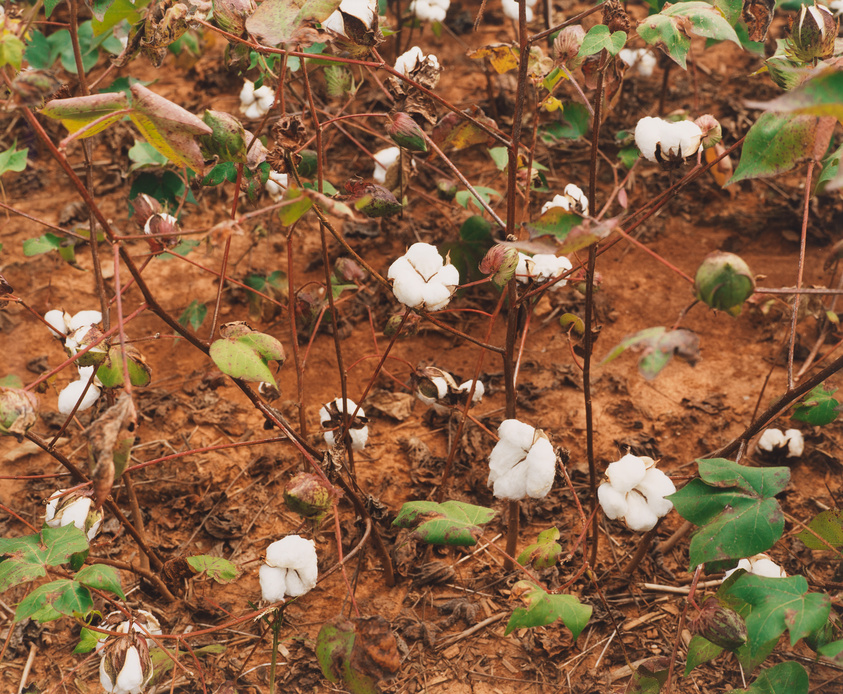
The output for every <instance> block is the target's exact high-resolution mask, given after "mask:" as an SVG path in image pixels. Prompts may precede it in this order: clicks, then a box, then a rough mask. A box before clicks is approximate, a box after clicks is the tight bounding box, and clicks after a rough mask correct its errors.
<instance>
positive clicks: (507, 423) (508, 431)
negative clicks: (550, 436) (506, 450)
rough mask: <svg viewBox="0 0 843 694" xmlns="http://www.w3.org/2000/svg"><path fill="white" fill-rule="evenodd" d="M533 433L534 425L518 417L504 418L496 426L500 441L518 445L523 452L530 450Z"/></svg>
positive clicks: (534, 430) (534, 433)
mask: <svg viewBox="0 0 843 694" xmlns="http://www.w3.org/2000/svg"><path fill="white" fill-rule="evenodd" d="M535 435H536V428H535V427H531V426H530V425H529V424H526V423H525V422H522V421H520V420H518V419H505V420H503V421H502V422H501V425H500V426H499V427H498V436H499V437H500V438H501V440H502V441H506V442H507V443H511V444H513V445H515V446H518V448H520V449H521V450H522V451H524V452H526V451H529V450H530V447H531V446H532V445H533V439H534V438H535Z"/></svg>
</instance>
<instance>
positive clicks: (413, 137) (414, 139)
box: [387, 111, 427, 152]
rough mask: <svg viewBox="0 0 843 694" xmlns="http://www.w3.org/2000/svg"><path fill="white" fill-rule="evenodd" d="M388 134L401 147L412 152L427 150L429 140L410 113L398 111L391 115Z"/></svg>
mask: <svg viewBox="0 0 843 694" xmlns="http://www.w3.org/2000/svg"><path fill="white" fill-rule="evenodd" d="M389 120H390V125H389V129H388V130H387V134H388V135H389V137H390V138H391V139H392V141H393V142H394V143H395V144H396V145H398V146H399V147H403V148H404V149H406V150H409V151H410V152H427V141H426V140H425V139H424V131H423V130H422V129H421V128H420V127H419V124H418V123H416V121H414V120H413V119H412V117H410V116H409V115H408V114H406V113H403V112H400V111H399V112H398V113H396V114H394V115H392V116H391V117H390V119H389Z"/></svg>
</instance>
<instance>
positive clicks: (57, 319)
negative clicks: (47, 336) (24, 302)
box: [44, 308, 70, 335]
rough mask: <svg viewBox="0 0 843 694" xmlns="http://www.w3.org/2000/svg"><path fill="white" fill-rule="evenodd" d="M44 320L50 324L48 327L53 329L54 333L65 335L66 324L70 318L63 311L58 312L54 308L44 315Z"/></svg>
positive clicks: (66, 330)
mask: <svg viewBox="0 0 843 694" xmlns="http://www.w3.org/2000/svg"><path fill="white" fill-rule="evenodd" d="M44 320H45V321H47V323H49V324H50V327H51V328H53V329H54V330H55V331H56V333H59V334H60V335H67V332H68V328H67V324H68V323H69V321H70V316H69V315H68V314H67V313H65V312H64V311H60V310H59V309H57V308H54V309H53V310H52V311H47V313H45V314H44Z"/></svg>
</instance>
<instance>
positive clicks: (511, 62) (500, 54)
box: [468, 43, 518, 75]
mask: <svg viewBox="0 0 843 694" xmlns="http://www.w3.org/2000/svg"><path fill="white" fill-rule="evenodd" d="M468 57H469V58H471V59H473V60H483V58H488V59H489V62H490V63H491V64H492V67H493V68H494V69H495V72H497V73H498V74H499V75H502V74H503V73H505V72H509V71H510V70H514V69H515V68H517V67H518V49H517V48H515V46H513V45H511V44H509V43H494V44H491V45H489V46H483V47H482V48H478V49H477V50H475V51H469V53H468Z"/></svg>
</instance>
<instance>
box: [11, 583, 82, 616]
mask: <svg viewBox="0 0 843 694" xmlns="http://www.w3.org/2000/svg"><path fill="white" fill-rule="evenodd" d="M93 606H94V601H93V598H91V591H89V590H88V589H87V588H86V587H85V586H83V585H82V584H81V583H77V582H76V581H71V580H68V579H66V578H62V579H59V580H57V581H51V582H50V583H45V584H44V585H41V586H38V587H37V588H36V589H35V590H33V591H32V592H31V593H30V594H29V595H27V596H26V597H25V598H24V599H23V600H21V602H20V604H19V605H18V608H17V610H15V618H14V621H15V622H21V621H23V620H24V619H29V618H32V619H34V620H36V621H38V622H50V621H53V620H55V619H59V618H60V617H62V616H63V615H67V616H73V615H80V616H84V615H86V614H87V613H88V612H89V611H90V610H91V609H92V608H93Z"/></svg>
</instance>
